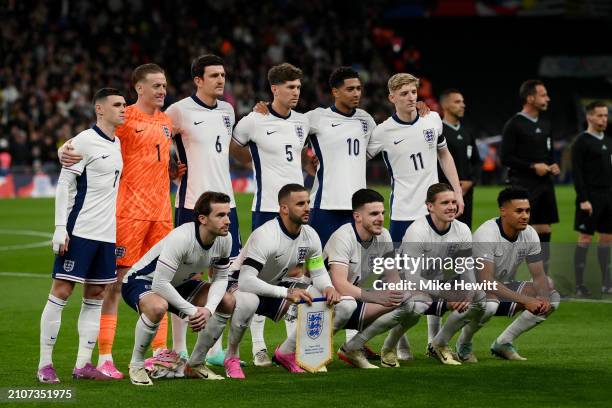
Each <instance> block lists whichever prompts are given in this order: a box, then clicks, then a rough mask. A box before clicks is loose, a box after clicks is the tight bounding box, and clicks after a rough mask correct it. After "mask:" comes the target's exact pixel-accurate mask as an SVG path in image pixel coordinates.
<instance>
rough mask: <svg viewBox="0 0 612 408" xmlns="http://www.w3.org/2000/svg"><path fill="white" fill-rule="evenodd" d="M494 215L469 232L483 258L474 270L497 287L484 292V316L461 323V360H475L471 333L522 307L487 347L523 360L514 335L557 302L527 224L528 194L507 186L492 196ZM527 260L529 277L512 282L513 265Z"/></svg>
mask: <svg viewBox="0 0 612 408" xmlns="http://www.w3.org/2000/svg"><path fill="white" fill-rule="evenodd" d="M497 203H498V205H499V212H500V216H499V218H493V219H490V220H488V221H486V222H485V223H484V224H482V225H481V226H480V227H479V228H478V229H477V230H476V232H475V233H474V236H473V240H474V257H475V258H478V257H480V258H482V259H483V261H484V268H482V270H480V271H478V279H479V281H481V282H495V283H496V287H497V289H495V290H491V291H488V292H487V304H486V310H485V313H484V315H483V316H482V318H481V319H480V320H479V321H474V322H471V323H469V324H468V325H467V326H465V327H464V328H463V330H462V332H461V336H460V337H459V339H458V340H457V355H458V357H459V358H460V359H461V360H471V359H474V358H475V356H474V353H473V352H472V337H473V336H474V333H475V332H476V331H477V330H479V329H480V328H481V327H482V326H483V325H484V324H485V323H486V322H487V321H488V320H489V319H490V318H491V317H492V316H493V315H496V316H509V317H512V316H513V315H514V314H515V313H517V312H519V311H520V310H523V312H522V313H521V314H520V315H519V316H518V318H516V319H515V320H514V321H513V322H512V323H511V324H510V325H509V326H508V327H507V328H506V329H505V330H504V331H503V332H502V333H501V334H500V335H499V336H498V337H497V339H495V341H494V342H493V344H492V345H491V352H492V353H493V354H494V355H496V356H498V357H501V358H504V359H507V360H526V359H525V358H524V357H522V356H521V355H520V354H518V352H517V350H516V348H515V347H514V343H513V342H514V340H515V339H516V338H517V337H518V336H520V335H521V334H522V333H524V332H526V331H528V330H530V329H532V328H533V327H535V326H536V325H538V324H539V323H541V322H543V321H545V320H546V318H547V317H548V315H549V314H550V313H552V312H553V311H554V310H556V309H557V308H558V307H559V303H560V300H561V297H560V295H559V293H558V292H557V291H556V290H554V289H553V282H552V280H551V279H550V277H547V276H546V274H545V273H544V264H543V259H542V251H541V248H540V239H539V237H538V234H537V232H536V231H535V230H534V229H533V227H531V226H530V225H529V215H530V205H529V193H528V192H527V191H526V190H522V189H518V188H506V189H505V190H502V191H501V192H500V193H499V196H498V197H497ZM523 261H527V268H528V269H529V273H530V274H531V277H532V280H531V281H529V282H526V281H522V282H520V281H515V277H516V271H517V269H518V267H519V266H520V265H521V264H522V263H523Z"/></svg>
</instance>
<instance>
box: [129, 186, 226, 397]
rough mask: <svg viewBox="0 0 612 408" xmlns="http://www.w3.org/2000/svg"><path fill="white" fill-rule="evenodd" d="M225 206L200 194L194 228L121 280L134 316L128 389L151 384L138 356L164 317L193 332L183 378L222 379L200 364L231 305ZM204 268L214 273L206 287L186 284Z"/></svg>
mask: <svg viewBox="0 0 612 408" xmlns="http://www.w3.org/2000/svg"><path fill="white" fill-rule="evenodd" d="M230 202H231V199H230V197H229V196H228V195H227V194H224V193H217V192H210V191H208V192H206V193H204V194H202V195H201V196H200V198H198V200H197V202H196V203H195V205H194V209H193V211H194V218H195V222H189V223H185V224H183V225H181V226H179V227H177V228H176V229H175V230H173V231H172V232H171V233H170V234H168V235H167V236H166V237H165V238H164V239H163V240H161V241H160V242H158V243H157V244H156V245H155V246H153V248H151V249H150V250H149V252H147V253H146V254H145V255H144V256H143V257H142V259H140V260H139V261H138V262H136V264H134V266H133V267H132V269H131V270H130V272H129V273H128V274H127V275H126V276H125V279H124V285H123V289H122V293H123V298H124V299H125V301H126V303H127V304H128V305H130V306H131V307H132V308H133V309H134V310H136V311H137V312H138V313H139V314H140V318H139V319H138V322H137V323H136V333H135V339H134V350H133V353H132V360H131V362H130V380H131V381H132V384H134V385H152V384H153V382H152V381H151V379H150V378H149V376H148V374H147V371H146V370H145V368H144V364H145V361H144V357H145V356H144V354H145V352H146V351H147V349H148V348H149V344H150V343H151V340H152V339H153V337H154V336H155V332H156V331H157V328H158V327H159V322H160V321H161V320H162V318H163V317H164V316H165V315H166V312H167V311H171V312H172V313H174V314H177V315H178V316H181V317H189V324H190V326H191V328H192V329H193V330H194V331H197V332H199V333H198V339H197V341H196V344H195V347H194V350H193V353H192V354H191V358H190V359H189V361H188V363H187V365H186V367H185V374H186V375H187V377H191V378H203V379H206V380H221V379H223V377H221V376H219V375H217V374H215V373H214V372H212V371H211V370H209V369H208V368H207V367H206V365H205V364H204V360H205V357H206V353H207V351H208V349H209V348H210V347H211V346H212V345H213V344H214V343H215V341H216V340H217V338H219V336H220V335H221V333H222V332H223V330H224V329H225V324H226V323H227V321H228V319H229V318H230V316H231V314H232V311H233V309H234V299H233V297H232V295H230V294H228V293H227V292H226V289H227V282H228V280H227V274H228V270H229V265H230V252H231V248H232V237H231V234H230V233H229V232H228V230H229V225H230V212H231V211H230ZM209 267H212V269H213V270H214V274H213V278H212V281H211V283H204V282H202V281H201V280H195V279H192V278H193V277H194V276H196V275H198V274H200V273H202V271H204V270H207V269H208V268H209Z"/></svg>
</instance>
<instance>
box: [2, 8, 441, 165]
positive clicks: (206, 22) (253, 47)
mask: <svg viewBox="0 0 612 408" xmlns="http://www.w3.org/2000/svg"><path fill="white" fill-rule="evenodd" d="M297 7H298V4H297V3H293V4H292V3H289V2H280V1H279V2H273V3H265V4H259V3H254V2H248V1H230V2H223V4H221V3H218V2H213V1H207V2H203V3H202V4H201V6H200V8H201V10H202V13H198V14H193V13H191V11H190V10H191V7H190V5H189V4H188V3H178V4H177V3H168V2H157V1H156V2H151V3H150V4H149V3H147V4H145V2H142V1H130V2H124V1H121V0H115V1H108V2H107V1H91V2H78V3H72V2H67V1H56V2H43V1H39V2H36V4H35V5H34V6H32V5H31V4H27V3H26V2H9V5H8V7H7V8H5V9H4V10H3V11H2V12H1V13H2V14H3V15H4V16H3V17H5V18H3V20H4V21H5V22H6V23H5V24H3V25H2V27H1V28H0V33H1V34H0V35H1V38H2V41H1V45H0V55H2V64H1V66H0V153H4V154H5V157H6V153H7V152H8V153H9V154H10V161H11V168H12V169H13V170H22V171H23V170H26V171H27V170H28V169H29V168H30V167H32V166H33V167H34V168H35V169H36V168H42V169H44V170H48V171H51V172H54V171H57V170H59V168H58V161H57V147H58V146H59V145H61V144H62V143H63V142H64V141H65V140H67V139H69V138H70V137H72V136H74V135H75V134H77V133H79V132H81V131H82V130H84V129H86V128H87V127H89V126H90V125H91V123H92V121H93V120H94V117H93V112H92V110H91V97H92V90H95V89H97V88H98V87H100V86H101V84H104V85H105V86H113V87H116V88H118V89H120V90H123V91H124V92H126V94H127V93H128V92H132V93H131V94H130V99H132V100H134V99H135V98H134V96H135V95H134V94H133V91H132V87H131V84H130V73H131V70H132V69H133V67H134V66H137V65H139V64H141V63H144V62H156V63H159V64H160V65H162V66H163V68H164V69H165V70H166V72H167V73H168V79H169V89H168V96H167V100H166V106H168V105H169V104H171V103H172V102H175V101H176V100H179V99H181V98H183V97H185V96H187V95H189V94H190V93H192V89H193V85H192V80H191V78H190V75H189V72H188V70H187V69H186V68H185V67H187V66H188V64H189V61H191V59H192V58H193V57H194V56H195V55H200V54H202V53H204V52H206V51H209V52H215V53H218V54H220V55H222V56H223V58H224V59H225V61H226V66H227V69H228V79H229V80H228V84H227V86H226V95H225V99H226V100H227V101H228V102H230V103H232V104H233V105H234V106H235V109H236V113H237V116H238V117H241V116H243V115H245V114H246V113H248V112H249V111H250V110H251V109H252V107H253V105H254V104H255V102H256V101H258V100H269V99H270V96H269V89H268V86H267V82H266V81H265V77H266V75H265V73H266V71H267V69H268V68H269V67H270V66H271V65H274V64H278V63H280V62H283V61H291V62H292V63H294V64H295V65H297V66H300V67H303V68H304V70H305V72H306V77H305V79H304V87H303V91H302V95H301V100H300V104H301V106H300V107H298V110H300V111H306V110H308V109H311V108H313V107H315V106H317V105H329V104H330V103H331V100H330V96H329V89H328V85H327V79H328V77H329V74H330V72H331V70H332V69H333V67H336V66H339V65H342V64H349V65H352V66H353V67H355V68H356V69H358V70H359V72H360V75H361V77H362V79H363V82H364V85H365V89H364V91H365V92H364V97H363V99H362V106H363V108H364V109H366V110H367V111H368V112H370V113H371V114H372V116H373V117H374V119H375V120H376V121H377V122H381V121H382V120H383V119H384V118H385V117H386V115H388V114H389V113H390V109H391V105H390V104H388V103H387V94H386V86H385V84H386V80H387V79H388V78H389V76H390V73H391V71H390V70H391V69H392V70H393V71H397V72H401V71H408V72H412V73H416V74H417V75H421V74H422V73H421V72H419V60H420V53H419V51H418V50H416V49H414V47H411V46H409V45H408V44H402V40H401V39H400V38H398V37H397V36H396V35H395V34H394V32H393V31H392V30H388V29H384V28H382V27H381V26H380V25H378V21H377V19H378V18H379V16H380V15H381V13H380V10H379V8H381V7H382V6H381V5H378V6H376V5H366V4H354V5H351V6H350V7H346V5H342V4H336V3H333V4H332V3H330V2H328V1H324V0H314V1H310V2H307V3H300V4H299V10H298V9H297ZM236 16H241V17H239V18H238V19H237V20H236ZM360 20H361V21H363V24H360V25H358V26H355V25H351V26H350V29H345V28H348V27H347V25H348V24H349V22H350V21H360ZM236 21H238V24H236V23H235V22H236ZM177 22H181V24H177ZM24 27H28V29H27V30H24ZM330 39H334V40H333V41H330ZM339 44H341V45H342V46H338V45H339ZM24 50H26V51H24ZM425 83H426V84H427V82H425ZM423 90H425V91H426V92H428V94H427V95H424V98H425V99H426V100H427V101H428V103H430V106H432V104H433V106H432V107H434V108H435V99H433V98H432V95H431V86H424V87H423Z"/></svg>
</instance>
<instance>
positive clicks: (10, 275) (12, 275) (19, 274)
mask: <svg viewBox="0 0 612 408" xmlns="http://www.w3.org/2000/svg"><path fill="white" fill-rule="evenodd" d="M3 276H5V277H7V278H35V279H36V278H38V279H40V278H46V279H48V278H49V274H46V273H28V272H0V277H3Z"/></svg>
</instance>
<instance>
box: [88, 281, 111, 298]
mask: <svg viewBox="0 0 612 408" xmlns="http://www.w3.org/2000/svg"><path fill="white" fill-rule="evenodd" d="M106 286H108V285H89V284H85V286H84V288H83V297H85V298H86V299H104V290H105V289H106Z"/></svg>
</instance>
